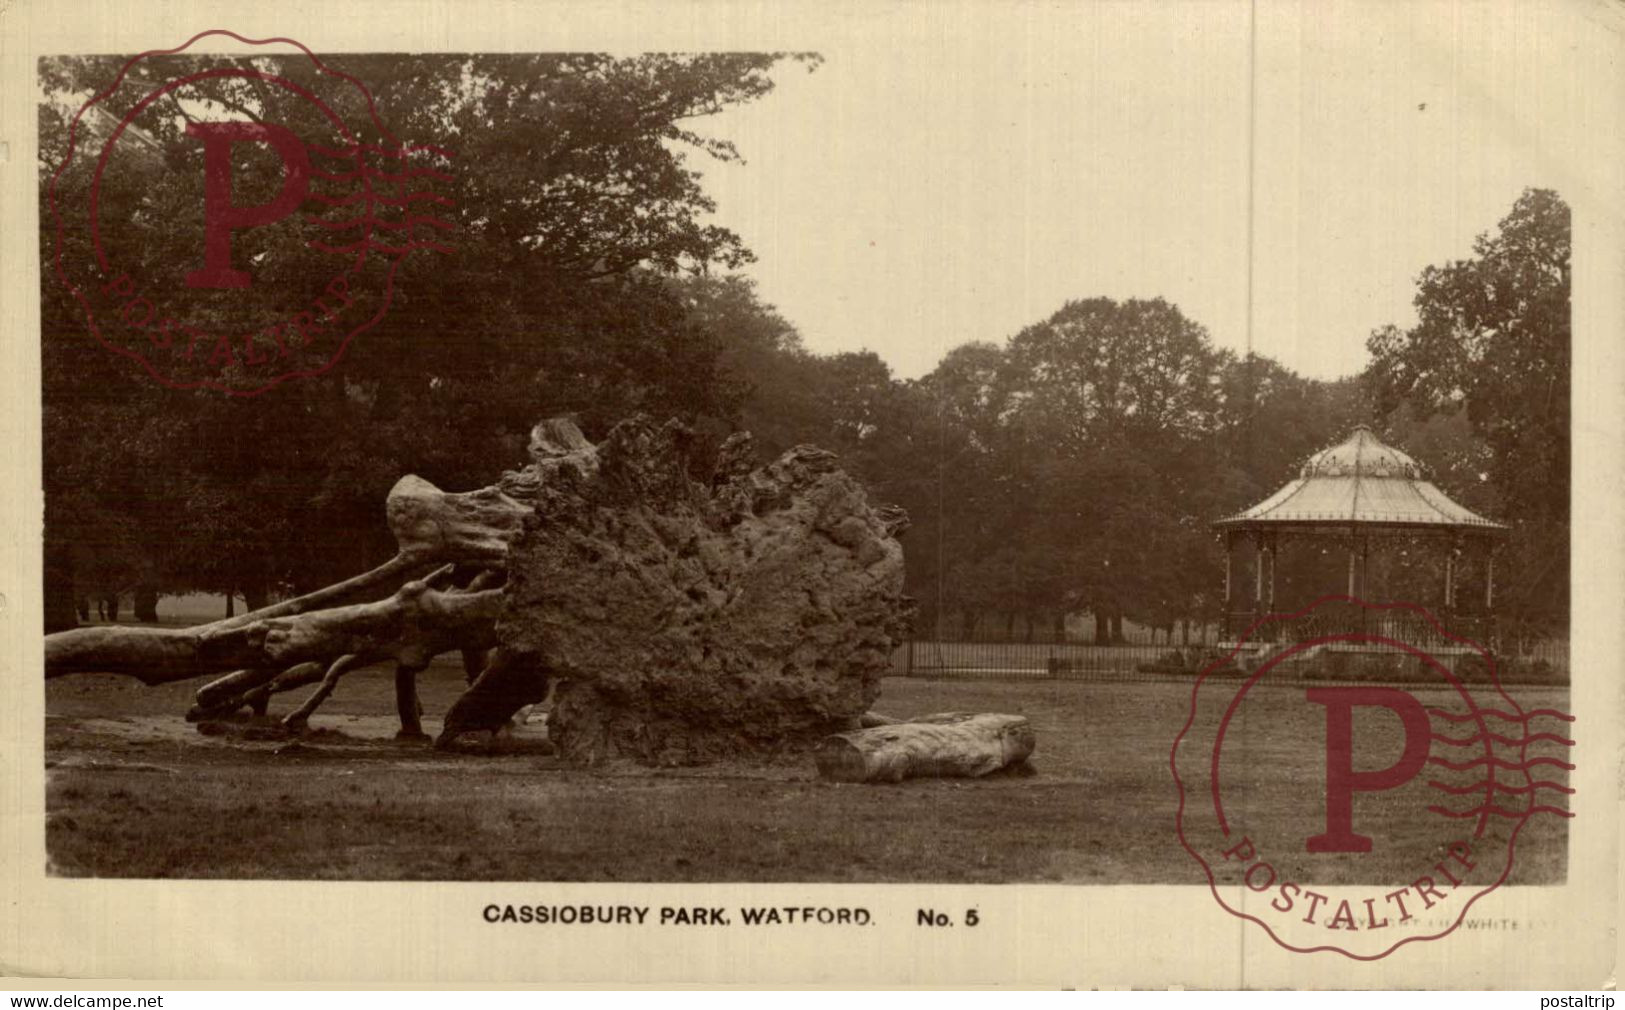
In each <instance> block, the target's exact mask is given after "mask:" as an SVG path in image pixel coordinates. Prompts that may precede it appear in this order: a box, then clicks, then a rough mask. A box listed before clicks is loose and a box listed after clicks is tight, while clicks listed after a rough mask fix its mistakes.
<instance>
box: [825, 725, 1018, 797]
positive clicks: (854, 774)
mask: <svg viewBox="0 0 1625 1010" xmlns="http://www.w3.org/2000/svg"><path fill="white" fill-rule="evenodd" d="M1037 743H1038V741H1037V737H1035V736H1034V734H1033V729H1032V725H1031V724H1030V723H1029V722H1028V721H1027V719H1026V718H1025V717H1024V716H1019V715H997V714H982V715H972V714H969V713H963V712H951V713H944V714H942V715H930V716H925V717H923V718H920V719H913V720H910V721H908V722H899V723H894V724H892V725H889V726H876V727H873V728H871V729H861V730H856V731H853V732H851V733H838V734H836V735H834V736H831V737H827V738H826V739H824V740H823V741H821V742H820V743H819V744H818V747H817V748H816V749H815V750H814V752H813V757H814V760H815V761H816V763H817V765H818V773H819V774H820V775H822V776H823V777H824V778H826V779H831V780H833V781H836V782H901V781H902V780H903V779H908V778H974V777H977V776H981V775H987V774H990V773H992V772H996V771H999V770H1000V769H1003V768H1008V767H1011V766H1013V765H1017V764H1020V763H1021V762H1023V761H1026V760H1027V758H1028V757H1029V756H1030V755H1031V754H1032V752H1033V748H1034V747H1035V746H1037Z"/></svg>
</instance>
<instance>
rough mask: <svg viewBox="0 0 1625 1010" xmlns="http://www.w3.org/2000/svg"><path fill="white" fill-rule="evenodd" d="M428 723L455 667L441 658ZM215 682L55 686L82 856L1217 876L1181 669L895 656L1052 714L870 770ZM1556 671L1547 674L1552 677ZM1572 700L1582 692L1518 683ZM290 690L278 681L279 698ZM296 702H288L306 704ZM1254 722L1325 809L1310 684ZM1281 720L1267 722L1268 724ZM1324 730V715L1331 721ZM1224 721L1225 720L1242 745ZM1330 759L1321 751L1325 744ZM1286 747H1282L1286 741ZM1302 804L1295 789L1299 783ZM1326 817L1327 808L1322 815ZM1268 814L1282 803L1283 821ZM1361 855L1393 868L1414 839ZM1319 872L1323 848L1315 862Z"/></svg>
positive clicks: (150, 865) (96, 867)
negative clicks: (225, 713)
mask: <svg viewBox="0 0 1625 1010" xmlns="http://www.w3.org/2000/svg"><path fill="white" fill-rule="evenodd" d="M421 686H422V692H423V696H424V704H425V707H426V709H427V711H428V713H429V717H428V718H426V720H425V722H426V725H425V728H426V729H428V730H429V732H431V733H433V732H435V731H436V730H437V729H438V720H437V719H435V718H434V716H435V715H437V714H438V713H442V712H444V711H445V709H446V707H447V706H448V705H449V704H450V701H451V699H452V698H454V697H455V696H456V694H457V692H458V691H459V690H460V688H461V686H462V684H461V670H460V668H458V667H455V666H453V665H450V664H437V665H436V666H435V667H433V668H431V669H430V671H428V672H427V673H426V674H425V675H424V676H423V678H422V681H421ZM195 687H196V685H195V684H181V685H170V686H166V687H159V688H147V687H143V686H141V685H140V684H137V683H134V682H132V681H128V680H126V679H121V678H113V677H99V676H96V677H69V678H64V679H61V680H58V681H53V682H51V683H50V684H49V685H48V686H47V704H46V708H47V727H46V755H45V758H46V764H47V767H48V787H47V799H46V802H47V812H48V820H47V848H48V854H49V859H50V870H51V872H53V873H55V874H59V875H65V876H117V877H223V878H274V879H299V878H308V879H333V878H339V879H367V880H375V879H441V880H581V881H588V880H653V881H673V882H677V881H807V882H813V881H897V882H911V881H936V882H1001V881H1034V882H1059V883H1075V884H1094V883H1148V884H1149V883H1197V882H1200V881H1201V879H1202V878H1201V876H1200V871H1199V870H1198V869H1197V867H1196V866H1195V864H1194V863H1193V862H1192V860H1191V859H1190V857H1189V855H1188V854H1187V853H1186V852H1185V851H1184V850H1183V849H1182V848H1180V846H1179V844H1178V842H1177V840H1176V838H1175V834H1174V829H1173V825H1174V810H1175V805H1176V802H1177V794H1176V791H1175V789H1174V786H1173V781H1172V778H1171V777H1170V774H1169V771H1168V755H1169V749H1170V747H1171V745H1172V743H1173V740H1174V736H1175V734H1176V733H1177V732H1178V731H1179V728H1180V726H1181V724H1182V723H1183V721H1184V719H1185V713H1186V703H1187V700H1188V696H1189V691H1188V689H1187V688H1185V687H1183V686H1181V685H1179V684H1169V683H1102V684H1090V683H1087V682H1077V681H1067V682H1024V683H998V682H975V681H930V680H912V679H903V678H893V679H889V680H888V681H886V685H885V692H884V695H883V697H882V699H881V702H880V704H879V705H877V706H876V708H877V710H879V711H882V712H886V713H888V714H893V715H899V716H908V715H919V714H925V713H928V712H940V711H955V710H957V711H997V712H1014V713H1020V714H1024V715H1026V716H1028V717H1029V718H1030V719H1031V720H1032V722H1033V724H1034V727H1035V728H1036V730H1037V734H1038V740H1039V744H1038V752H1037V754H1036V755H1035V757H1034V762H1033V764H1034V765H1035V766H1036V768H1037V774H1036V775H1031V776H1008V777H997V778H989V779H983V780H975V781H967V780H958V781H946V780H944V781H911V782H905V783H902V784H899V785H887V786H871V785H849V784H835V783H826V782H822V781H819V780H818V779H817V778H816V776H815V775H814V773H813V771H812V767H811V762H810V761H793V762H787V763H782V764H776V765H771V766H766V767H750V768H739V767H730V768H712V769H683V770H670V771H649V770H644V769H626V768H622V769H614V770H583V769H575V768H566V767H563V766H561V765H560V764H559V763H558V761H557V760H556V759H554V758H553V757H552V756H551V755H549V754H548V753H546V749H545V744H544V743H543V741H542V739H541V734H540V731H539V730H537V729H532V728H528V727H527V728H522V729H521V730H519V731H518V732H517V733H516V734H515V735H514V736H513V737H512V738H511V739H510V740H508V741H505V742H501V743H499V745H498V746H497V748H496V749H494V750H491V751H489V752H480V751H479V750H478V749H475V750H471V751H468V752H460V753H452V754H444V753H437V752H434V751H432V750H429V749H428V748H427V747H424V746H421V745H403V744H396V743H395V742H394V741H393V740H392V739H391V735H392V733H393V730H394V724H393V720H392V718H391V717H390V715H389V713H390V712H391V711H392V710H393V695H392V684H391V680H390V676H389V674H388V672H387V671H385V670H382V669H380V670H375V671H366V672H362V673H358V674H355V675H353V676H352V677H350V678H349V679H347V680H346V681H345V682H344V683H343V684H342V685H341V686H340V688H339V691H338V693H337V694H336V695H335V696H334V697H333V698H332V699H331V700H330V701H329V702H328V704H327V705H326V706H324V707H323V709H322V710H321V711H320V712H318V713H317V715H316V716H315V718H314V719H313V720H312V722H313V725H314V726H316V727H318V728H319V729H321V730H323V732H318V733H317V734H316V735H315V736H313V737H310V738H307V739H306V740H304V741H301V742H298V743H296V744H291V745H290V744H289V743H288V742H287V741H278V740H243V739H240V738H235V737H225V736H207V735H203V734H200V733H198V732H197V729H196V727H194V726H191V725H189V724H187V723H185V722H184V721H183V720H182V718H181V713H182V712H184V711H185V709H186V707H187V704H188V702H189V699H190V696H191V692H192V690H193V689H194V688H195ZM1537 695H1538V696H1537ZM1519 698H1520V701H1522V702H1523V703H1524V704H1525V706H1526V707H1528V706H1530V705H1551V706H1553V707H1557V708H1563V707H1565V706H1566V697H1565V696H1564V693H1563V692H1550V691H1548V692H1545V693H1544V694H1541V693H1539V692H1527V693H1520V695H1519ZM279 701H281V699H279ZM292 704H294V702H293V701H291V700H290V701H282V703H281V704H280V705H278V706H276V707H274V708H273V712H275V711H278V710H281V711H286V710H287V709H288V708H289V707H291V706H292ZM1249 706H1250V707H1251V708H1253V709H1254V714H1253V715H1252V717H1251V718H1250V719H1249V720H1248V721H1247V723H1246V724H1245V727H1246V728H1245V729H1244V730H1238V733H1239V734H1240V735H1238V737H1237V746H1238V747H1245V748H1270V747H1277V748H1280V749H1281V750H1282V751H1283V753H1286V752H1289V751H1290V752H1293V753H1296V754H1298V755H1299V757H1298V758H1294V759H1293V760H1286V761H1283V762H1281V763H1279V769H1280V770H1279V771H1278V772H1271V773H1269V774H1264V775H1262V777H1261V778H1259V779H1258V780H1256V781H1245V782H1242V781H1238V782H1237V784H1236V789H1237V795H1238V799H1237V803H1238V807H1237V810H1238V811H1239V813H1238V816H1242V817H1250V818H1255V819H1262V820H1264V821H1270V822H1271V824H1272V825H1273V826H1274V827H1277V828H1279V829H1280V830H1283V831H1299V830H1303V829H1304V826H1305V825H1306V824H1309V825H1310V826H1312V823H1311V822H1312V821H1313V819H1314V817H1315V816H1318V814H1317V812H1316V811H1314V810H1307V811H1306V810H1303V809H1297V808H1293V809H1288V808H1287V806H1286V805H1285V804H1283V803H1281V802H1280V801H1279V800H1278V799H1277V798H1276V794H1277V792H1279V791H1281V790H1284V789H1286V788H1287V787H1288V786H1290V785H1294V784H1301V778H1302V776H1303V775H1305V774H1314V771H1313V769H1312V768H1311V769H1309V770H1307V771H1306V770H1305V766H1304V764H1303V759H1302V758H1301V755H1302V754H1303V753H1310V755H1311V758H1312V757H1313V753H1312V750H1313V748H1312V745H1311V746H1310V747H1308V748H1305V747H1299V746H1295V743H1297V742H1301V740H1302V739H1303V738H1304V737H1305V735H1306V734H1315V733H1318V732H1321V730H1320V729H1318V728H1317V725H1318V724H1317V723H1316V722H1315V713H1314V712H1313V711H1311V710H1310V709H1311V707H1310V706H1307V705H1305V704H1304V702H1303V697H1302V695H1301V693H1298V692H1295V691H1292V690H1291V689H1278V690H1272V691H1262V692H1258V696H1257V698H1256V699H1254V700H1253V701H1251V702H1249ZM1271 727H1273V728H1271ZM1316 739H1318V738H1316ZM1227 746H1228V745H1227ZM1310 764H1313V760H1311V761H1310ZM1272 767H1273V766H1272ZM1300 806H1301V805H1300ZM1305 818H1307V820H1305ZM1272 819H1273V820H1272ZM1565 840H1566V832H1565V830H1564V826H1563V824H1562V823H1561V822H1559V821H1558V820H1557V819H1556V818H1551V817H1546V818H1537V819H1536V820H1535V821H1533V822H1531V824H1530V827H1529V828H1528V829H1527V830H1526V831H1525V833H1524V836H1523V839H1522V840H1521V841H1520V844H1519V859H1518V868H1517V872H1516V875H1515V877H1514V882H1522V883H1544V882H1552V881H1555V880H1561V879H1563V876H1564V873H1565V866H1566V859H1565V851H1564V850H1565V844H1564V843H1565ZM1410 861H1413V860H1408V861H1405V862H1404V863H1403V864H1395V865H1394V866H1393V867H1392V868H1388V867H1385V866H1383V865H1382V864H1381V862H1380V860H1379V861H1378V862H1376V863H1366V864H1363V865H1364V868H1363V869H1361V870H1360V871H1358V874H1357V875H1362V876H1363V875H1366V874H1373V875H1374V879H1381V878H1387V877H1393V876H1397V875H1400V874H1403V873H1405V872H1408V870H1409V868H1410V867H1409V862H1410ZM1312 876H1313V872H1311V877H1312Z"/></svg>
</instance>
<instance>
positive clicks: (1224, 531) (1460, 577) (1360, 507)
mask: <svg viewBox="0 0 1625 1010" xmlns="http://www.w3.org/2000/svg"><path fill="white" fill-rule="evenodd" d="M1213 528H1214V529H1215V530H1216V531H1217V532H1218V533H1219V534H1220V535H1222V536H1223V538H1224V547H1225V564H1224V620H1223V625H1224V638H1225V640H1226V641H1227V642H1232V643H1233V642H1235V641H1236V639H1237V636H1239V635H1241V634H1243V633H1245V632H1246V631H1247V630H1248V628H1250V627H1251V626H1252V625H1253V624H1254V622H1255V621H1257V620H1258V619H1259V618H1260V617H1261V616H1263V615H1265V614H1274V613H1283V612H1291V611H1296V610H1298V609H1300V608H1302V607H1304V606H1306V605H1307V604H1309V603H1311V602H1313V601H1314V599H1315V598H1321V597H1324V596H1326V595H1329V594H1336V593H1343V594H1345V595H1347V596H1350V597H1354V598H1356V599H1359V600H1364V601H1366V602H1368V603H1391V602H1405V603H1412V604H1417V605H1419V606H1422V607H1425V608H1426V609H1427V610H1428V611H1430V612H1431V613H1433V614H1434V615H1435V616H1436V617H1438V619H1439V621H1440V622H1441V623H1442V624H1443V626H1444V628H1445V629H1446V630H1448V631H1449V632H1450V633H1451V634H1453V635H1458V636H1462V637H1465V638H1469V639H1472V640H1474V641H1477V642H1479V643H1482V644H1484V645H1485V646H1489V647H1492V648H1493V644H1492V643H1493V641H1494V638H1495V549H1496V547H1497V545H1498V543H1499V542H1500V541H1501V540H1502V539H1504V537H1505V534H1506V532H1507V528H1506V526H1504V525H1502V524H1501V523H1498V522H1494V521H1492V520H1489V519H1486V518H1484V517H1483V516H1480V515H1478V514H1476V513H1474V512H1472V511H1470V510H1469V509H1466V508H1464V507H1463V506H1461V505H1459V504H1457V503H1456V502H1454V501H1452V500H1451V499H1450V498H1449V496H1447V495H1446V494H1445V493H1444V492H1443V491H1440V490H1439V489H1438V488H1437V487H1435V486H1434V485H1433V484H1432V483H1431V482H1429V481H1428V480H1426V479H1424V477H1423V474H1422V468H1421V467H1420V466H1419V465H1418V464H1417V462H1416V460H1414V459H1412V458H1411V457H1410V456H1408V455H1406V454H1405V453H1403V452H1401V451H1399V450H1398V449H1395V448H1393V447H1392V446H1390V445H1386V444H1384V443H1383V442H1382V441H1381V440H1380V439H1378V438H1377V436H1376V435H1375V434H1373V433H1372V431H1371V429H1369V428H1367V427H1365V426H1364V425H1360V426H1358V427H1356V428H1355V429H1354V431H1353V432H1352V433H1351V434H1350V435H1349V436H1348V438H1347V439H1345V440H1343V441H1342V442H1340V443H1338V444H1337V445H1334V446H1332V447H1330V448H1328V449H1323V450H1321V451H1320V452H1318V453H1316V454H1315V455H1314V456H1312V457H1311V458H1310V459H1309V461H1308V462H1307V463H1305V464H1304V466H1303V469H1302V470H1301V472H1300V473H1299V475H1298V476H1297V477H1296V478H1295V479H1293V480H1292V481H1290V482H1288V483H1287V484H1286V485H1285V486H1284V487H1282V488H1281V489H1280V490H1278V491H1276V492H1275V493H1274V494H1272V495H1270V496H1269V497H1268V498H1266V499H1264V500H1263V501H1261V502H1259V503H1258V504H1256V505H1254V506H1253V507H1251V508H1249V509H1246V510H1244V511H1242V512H1238V513H1236V514H1235V515H1232V516H1227V517H1225V518H1223V519H1220V520H1217V521H1216V522H1214V523H1213ZM1293 544H1308V545H1310V547H1311V548H1312V549H1313V550H1314V553H1315V555H1316V559H1315V560H1316V564H1317V565H1318V567H1319V568H1320V569H1322V571H1321V572H1320V574H1319V579H1318V581H1316V580H1305V581H1314V582H1315V584H1314V585H1313V586H1308V585H1300V586H1295V587H1294V589H1295V592H1294V594H1293V598H1291V599H1278V598H1277V595H1276V590H1277V579H1276V565H1277V560H1278V559H1279V557H1280V556H1281V551H1282V549H1283V548H1284V547H1285V548H1289V549H1295V548H1292V545H1293ZM1249 547H1250V548H1251V549H1250V550H1248V549H1247V548H1249ZM1238 548H1241V550H1240V553H1241V555H1242V557H1241V559H1240V562H1241V563H1240V564H1239V565H1238V564H1237V560H1238V559H1237V553H1238ZM1373 548H1375V549H1376V550H1377V551H1378V552H1379V554H1380V552H1382V551H1384V550H1388V549H1393V550H1398V551H1399V552H1401V553H1404V554H1405V555H1406V557H1407V559H1408V560H1410V554H1411V552H1412V551H1419V552H1421V553H1423V554H1425V555H1426V557H1427V560H1429V561H1430V562H1433V566H1432V573H1433V574H1432V575H1431V576H1430V577H1428V578H1426V579H1425V580H1423V581H1424V582H1426V583H1431V585H1426V586H1425V591H1418V580H1417V578H1416V577H1415V575H1414V573H1412V576H1411V578H1410V585H1409V587H1408V589H1409V591H1408V592H1405V593H1403V594H1400V593H1396V592H1394V590H1393V589H1392V587H1390V586H1385V585H1381V584H1374V582H1373V580H1372V578H1371V574H1372V572H1371V569H1372V560H1373V553H1372V552H1373ZM1248 561H1251V565H1250V566H1249V565H1247V562H1248ZM1249 567H1250V568H1251V571H1250V572H1248V571H1247V570H1246V569H1247V568H1249ZM1238 568H1239V569H1240V571H1238ZM1339 568H1341V571H1338V570H1337V569H1339ZM1327 569H1330V571H1327ZM1469 573H1470V575H1471V578H1470V580H1469V579H1468V578H1467V576H1468V575H1469ZM1249 575H1250V578H1249V577H1247V576H1249ZM1469 581H1470V582H1471V583H1472V584H1473V587H1472V588H1473V591H1472V592H1471V594H1470V595H1464V594H1463V593H1462V592H1461V590H1462V588H1463V586H1464V584H1465V583H1467V582H1469ZM1296 625H1301V626H1295V624H1294V623H1293V622H1277V621H1271V622H1268V623H1266V624H1265V625H1263V626H1262V627H1261V628H1259V629H1258V631H1256V632H1254V634H1253V635H1252V636H1251V640H1252V641H1258V642H1268V641H1281V640H1284V636H1287V635H1291V636H1292V637H1293V638H1294V639H1296V640H1303V639H1304V638H1307V637H1311V636H1318V635H1325V634H1338V633H1342V632H1365V633H1370V634H1381V635H1384V636H1386V637H1391V638H1396V639H1399V640H1403V641H1407V642H1410V643H1412V644H1428V645H1430V646H1437V647H1439V648H1442V649H1443V650H1445V651H1459V650H1461V649H1462V648H1464V647H1460V646H1456V645H1454V644H1453V643H1450V642H1449V641H1448V640H1446V639H1443V638H1442V636H1440V635H1439V634H1438V633H1437V632H1436V631H1435V630H1434V629H1433V627H1432V625H1431V624H1430V623H1429V622H1428V621H1427V620H1426V619H1425V618H1422V617H1420V616H1419V615H1417V614H1416V613H1415V612H1414V611H1410V610H1404V609H1394V610H1386V611H1371V610H1367V609H1366V608H1364V607H1360V606H1356V605H1342V606H1330V607H1327V606H1322V607H1317V608H1316V609H1315V610H1314V612H1313V613H1311V614H1309V615H1307V616H1306V617H1303V618H1299V619H1297V621H1296Z"/></svg>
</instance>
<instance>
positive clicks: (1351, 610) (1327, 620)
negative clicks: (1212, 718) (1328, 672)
mask: <svg viewBox="0 0 1625 1010" xmlns="http://www.w3.org/2000/svg"><path fill="white" fill-rule="evenodd" d="M1264 617H1271V619H1270V620H1267V621H1265V622H1264V623H1262V624H1260V625H1259V626H1258V627H1256V628H1254V627H1253V626H1254V624H1255V623H1257V622H1258V621H1259V620H1260V619H1261V618H1264ZM1436 619H1437V621H1438V623H1437V625H1436V624H1435V623H1434V622H1433V621H1430V620H1429V619H1428V618H1426V617H1424V616H1423V615H1421V614H1419V613H1417V612H1416V611H1413V610H1368V609H1366V608H1364V607H1327V606H1322V607H1317V608H1315V609H1314V610H1313V611H1311V612H1310V613H1308V614H1304V615H1301V616H1294V617H1284V616H1279V615H1271V614H1269V613H1268V612H1260V611H1248V610H1237V611H1231V612H1230V613H1229V614H1228V615H1226V618H1225V622H1224V639H1225V641H1227V642H1235V641H1237V640H1238V639H1239V638H1240V636H1242V635H1244V634H1247V632H1248V630H1249V629H1252V633H1251V634H1247V640H1248V641H1249V642H1260V643H1264V642H1268V643H1284V642H1304V641H1310V640H1313V639H1320V638H1326V637H1329V636H1332V635H1345V634H1361V635H1372V636H1376V637H1380V638H1387V639H1392V640H1394V641H1397V642H1403V643H1405V644H1407V645H1413V646H1418V647H1422V648H1428V649H1434V650H1439V651H1445V652H1460V651H1472V648H1473V644H1477V645H1479V646H1482V647H1483V648H1485V649H1488V650H1491V651H1494V650H1495V649H1496V648H1497V645H1498V643H1497V635H1496V630H1497V629H1496V625H1495V618H1494V617H1493V616H1487V615H1483V614H1454V615H1453V614H1439V615H1436ZM1462 639H1465V641H1461V640H1462ZM1351 644H1357V643H1351Z"/></svg>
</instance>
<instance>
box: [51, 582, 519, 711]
mask: <svg viewBox="0 0 1625 1010" xmlns="http://www.w3.org/2000/svg"><path fill="white" fill-rule="evenodd" d="M501 605H502V591H501V590H500V589H491V590H484V591H481V592H473V593H467V592H459V591H456V590H451V591H442V590H439V589H435V588H431V583H430V580H418V581H413V582H408V583H407V584H406V585H404V586H402V587H401V588H400V589H399V590H397V591H396V592H395V594H394V595H393V596H390V597H389V598H387V599H384V600H378V601H375V602H372V603H357V604H351V605H349V606H344V607H333V608H330V609H327V610H317V611H313V612H311V613H307V614H298V615H294V616H291V617H272V618H261V619H259V620H255V621H253V622H250V623H247V624H242V623H238V622H233V623H232V624H230V625H226V626H222V625H217V624H209V625H203V626H201V627H198V628H186V629H141V628H85V629H81V630H80V631H77V632H64V633H62V634H60V635H52V636H50V639H49V640H48V641H47V643H46V668H45V675H46V676H47V677H58V676H61V675H63V674H67V673H80V672H95V673H123V674H128V675H130V676H132V677H135V678H137V679H139V680H141V681H142V682H143V683H146V684H163V683H168V682H170V681H176V680H186V679H189V678H191V677H198V676H202V675H204V674H210V673H221V672H223V671H228V670H240V671H243V673H242V675H241V677H240V678H239V679H238V680H237V682H236V683H235V684H234V685H233V686H234V687H235V688H236V689H237V690H247V689H249V688H252V687H255V686H257V684H258V683H264V682H265V681H267V680H270V679H271V678H272V677H274V676H276V674H277V672H279V671H282V670H286V669H287V668H289V667H291V666H294V665H296V664H299V663H304V662H311V661H316V662H329V661H331V660H332V659H334V658H336V657H338V656H342V655H345V654H347V653H355V654H356V655H358V656H362V657H365V661H366V662H367V663H374V662H378V661H380V660H384V659H395V660H397V661H403V662H407V663H414V664H415V663H420V662H421V663H423V664H427V663H428V661H429V659H431V658H433V657H434V656H435V655H436V654H438V653H440V652H445V651H447V650H450V649H454V648H457V649H477V648H488V647H490V646H492V645H495V644H496V636H495V626H496V618H497V614H498V612H499V611H500V610H501ZM108 632H125V634H109V633H108ZM221 700H224V698H223V697H222V699H221ZM201 707H204V708H210V707H213V706H211V705H208V704H202V705H201Z"/></svg>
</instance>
